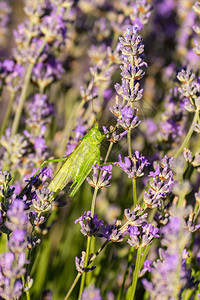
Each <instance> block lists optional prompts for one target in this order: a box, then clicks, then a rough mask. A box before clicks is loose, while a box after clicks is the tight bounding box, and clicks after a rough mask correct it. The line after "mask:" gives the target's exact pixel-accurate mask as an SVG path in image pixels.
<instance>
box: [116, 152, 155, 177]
mask: <svg viewBox="0 0 200 300" xmlns="http://www.w3.org/2000/svg"><path fill="white" fill-rule="evenodd" d="M118 160H119V161H118V162H116V163H115V164H116V165H118V166H119V167H120V168H121V169H122V170H123V171H124V172H125V173H127V175H128V177H129V178H133V179H135V178H137V177H141V176H143V175H144V173H143V170H144V168H145V167H147V166H148V165H149V164H150V163H149V162H148V160H147V159H146V157H145V156H143V155H142V154H141V155H140V154H139V152H138V151H135V152H134V155H133V156H132V157H131V158H129V157H125V158H124V162H123V161H122V155H121V154H119V156H118Z"/></svg>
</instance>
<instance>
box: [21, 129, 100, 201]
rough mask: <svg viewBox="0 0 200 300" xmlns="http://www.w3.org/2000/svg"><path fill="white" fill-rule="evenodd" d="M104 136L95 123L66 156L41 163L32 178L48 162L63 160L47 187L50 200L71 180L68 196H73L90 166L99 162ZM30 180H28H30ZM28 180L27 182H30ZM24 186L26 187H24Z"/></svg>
mask: <svg viewBox="0 0 200 300" xmlns="http://www.w3.org/2000/svg"><path fill="white" fill-rule="evenodd" d="M104 138H105V135H103V134H102V133H101V132H100V130H99V129H98V125H95V126H94V127H93V128H91V129H90V131H89V132H88V133H87V134H86V135H85V136H84V137H83V138H82V139H81V140H80V142H79V143H78V144H77V146H76V147H75V149H74V150H73V152H72V153H71V154H70V155H69V156H68V157H67V158H61V159H60V158H59V159H53V160H46V161H44V162H43V163H42V165H41V166H40V168H39V169H38V170H37V172H36V173H35V175H34V176H33V177H32V179H31V181H32V180H33V178H34V177H35V176H36V175H37V174H38V173H39V171H40V170H41V169H42V168H43V167H44V165H45V164H47V163H49V162H58V161H65V162H64V164H63V165H62V167H61V168H60V169H59V170H58V172H57V173H56V175H55V176H54V177H53V179H52V180H51V182H50V184H49V186H48V189H49V191H50V192H53V196H52V200H53V199H55V197H56V196H57V195H58V193H59V192H60V191H61V190H63V189H64V187H65V186H66V185H67V184H68V183H69V182H70V181H71V180H72V181H73V183H72V185H71V188H73V189H72V191H71V193H70V195H69V196H70V197H73V196H74V195H75V194H76V192H77V191H78V189H79V188H80V186H81V184H82V183H83V181H84V180H85V179H86V177H87V176H88V175H89V173H90V171H91V166H92V165H94V164H96V163H97V164H98V165H99V164H100V149H99V148H100V144H101V142H102V141H103V139H104ZM31 181H30V182H31ZM30 182H29V183H30ZM25 188H26V187H25Z"/></svg>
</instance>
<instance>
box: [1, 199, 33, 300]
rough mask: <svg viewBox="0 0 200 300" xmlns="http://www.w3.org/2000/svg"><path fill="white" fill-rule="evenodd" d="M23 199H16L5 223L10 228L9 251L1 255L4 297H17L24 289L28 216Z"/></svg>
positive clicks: (2, 293)
mask: <svg viewBox="0 0 200 300" xmlns="http://www.w3.org/2000/svg"><path fill="white" fill-rule="evenodd" d="M24 209H25V205H24V203H23V201H22V200H20V199H15V200H14V201H13V203H12V204H11V205H10V206H9V209H8V211H7V217H8V221H6V223H5V225H6V227H7V228H8V230H9V233H8V236H9V239H8V243H7V245H8V249H9V252H5V253H3V254H1V257H0V276H1V284H0V295H1V297H2V298H3V299H16V297H20V296H21V295H22V291H23V282H22V280H21V277H22V276H24V275H25V273H26V265H27V264H28V263H29V262H28V261H27V259H26V253H25V250H26V247H27V241H26V239H27V224H28V217H27V214H26V212H25V210H24Z"/></svg>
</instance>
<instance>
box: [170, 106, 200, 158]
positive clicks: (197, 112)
mask: <svg viewBox="0 0 200 300" xmlns="http://www.w3.org/2000/svg"><path fill="white" fill-rule="evenodd" d="M198 114H199V110H198V109H197V110H196V112H195V115H194V118H193V121H192V124H191V126H190V129H189V131H188V133H187V135H186V137H185V140H184V141H183V143H182V145H181V146H180V148H179V149H178V151H177V152H176V153H175V155H174V158H177V157H178V156H179V155H180V154H181V152H182V151H183V149H184V148H185V147H186V145H187V143H188V142H189V140H190V138H191V136H192V133H193V125H194V124H195V123H196V121H197V118H198Z"/></svg>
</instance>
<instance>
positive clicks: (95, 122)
mask: <svg viewBox="0 0 200 300" xmlns="http://www.w3.org/2000/svg"><path fill="white" fill-rule="evenodd" d="M92 110H93V114H94V120H95V124H99V119H98V123H97V119H96V114H95V110H94V102H93V99H92Z"/></svg>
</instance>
